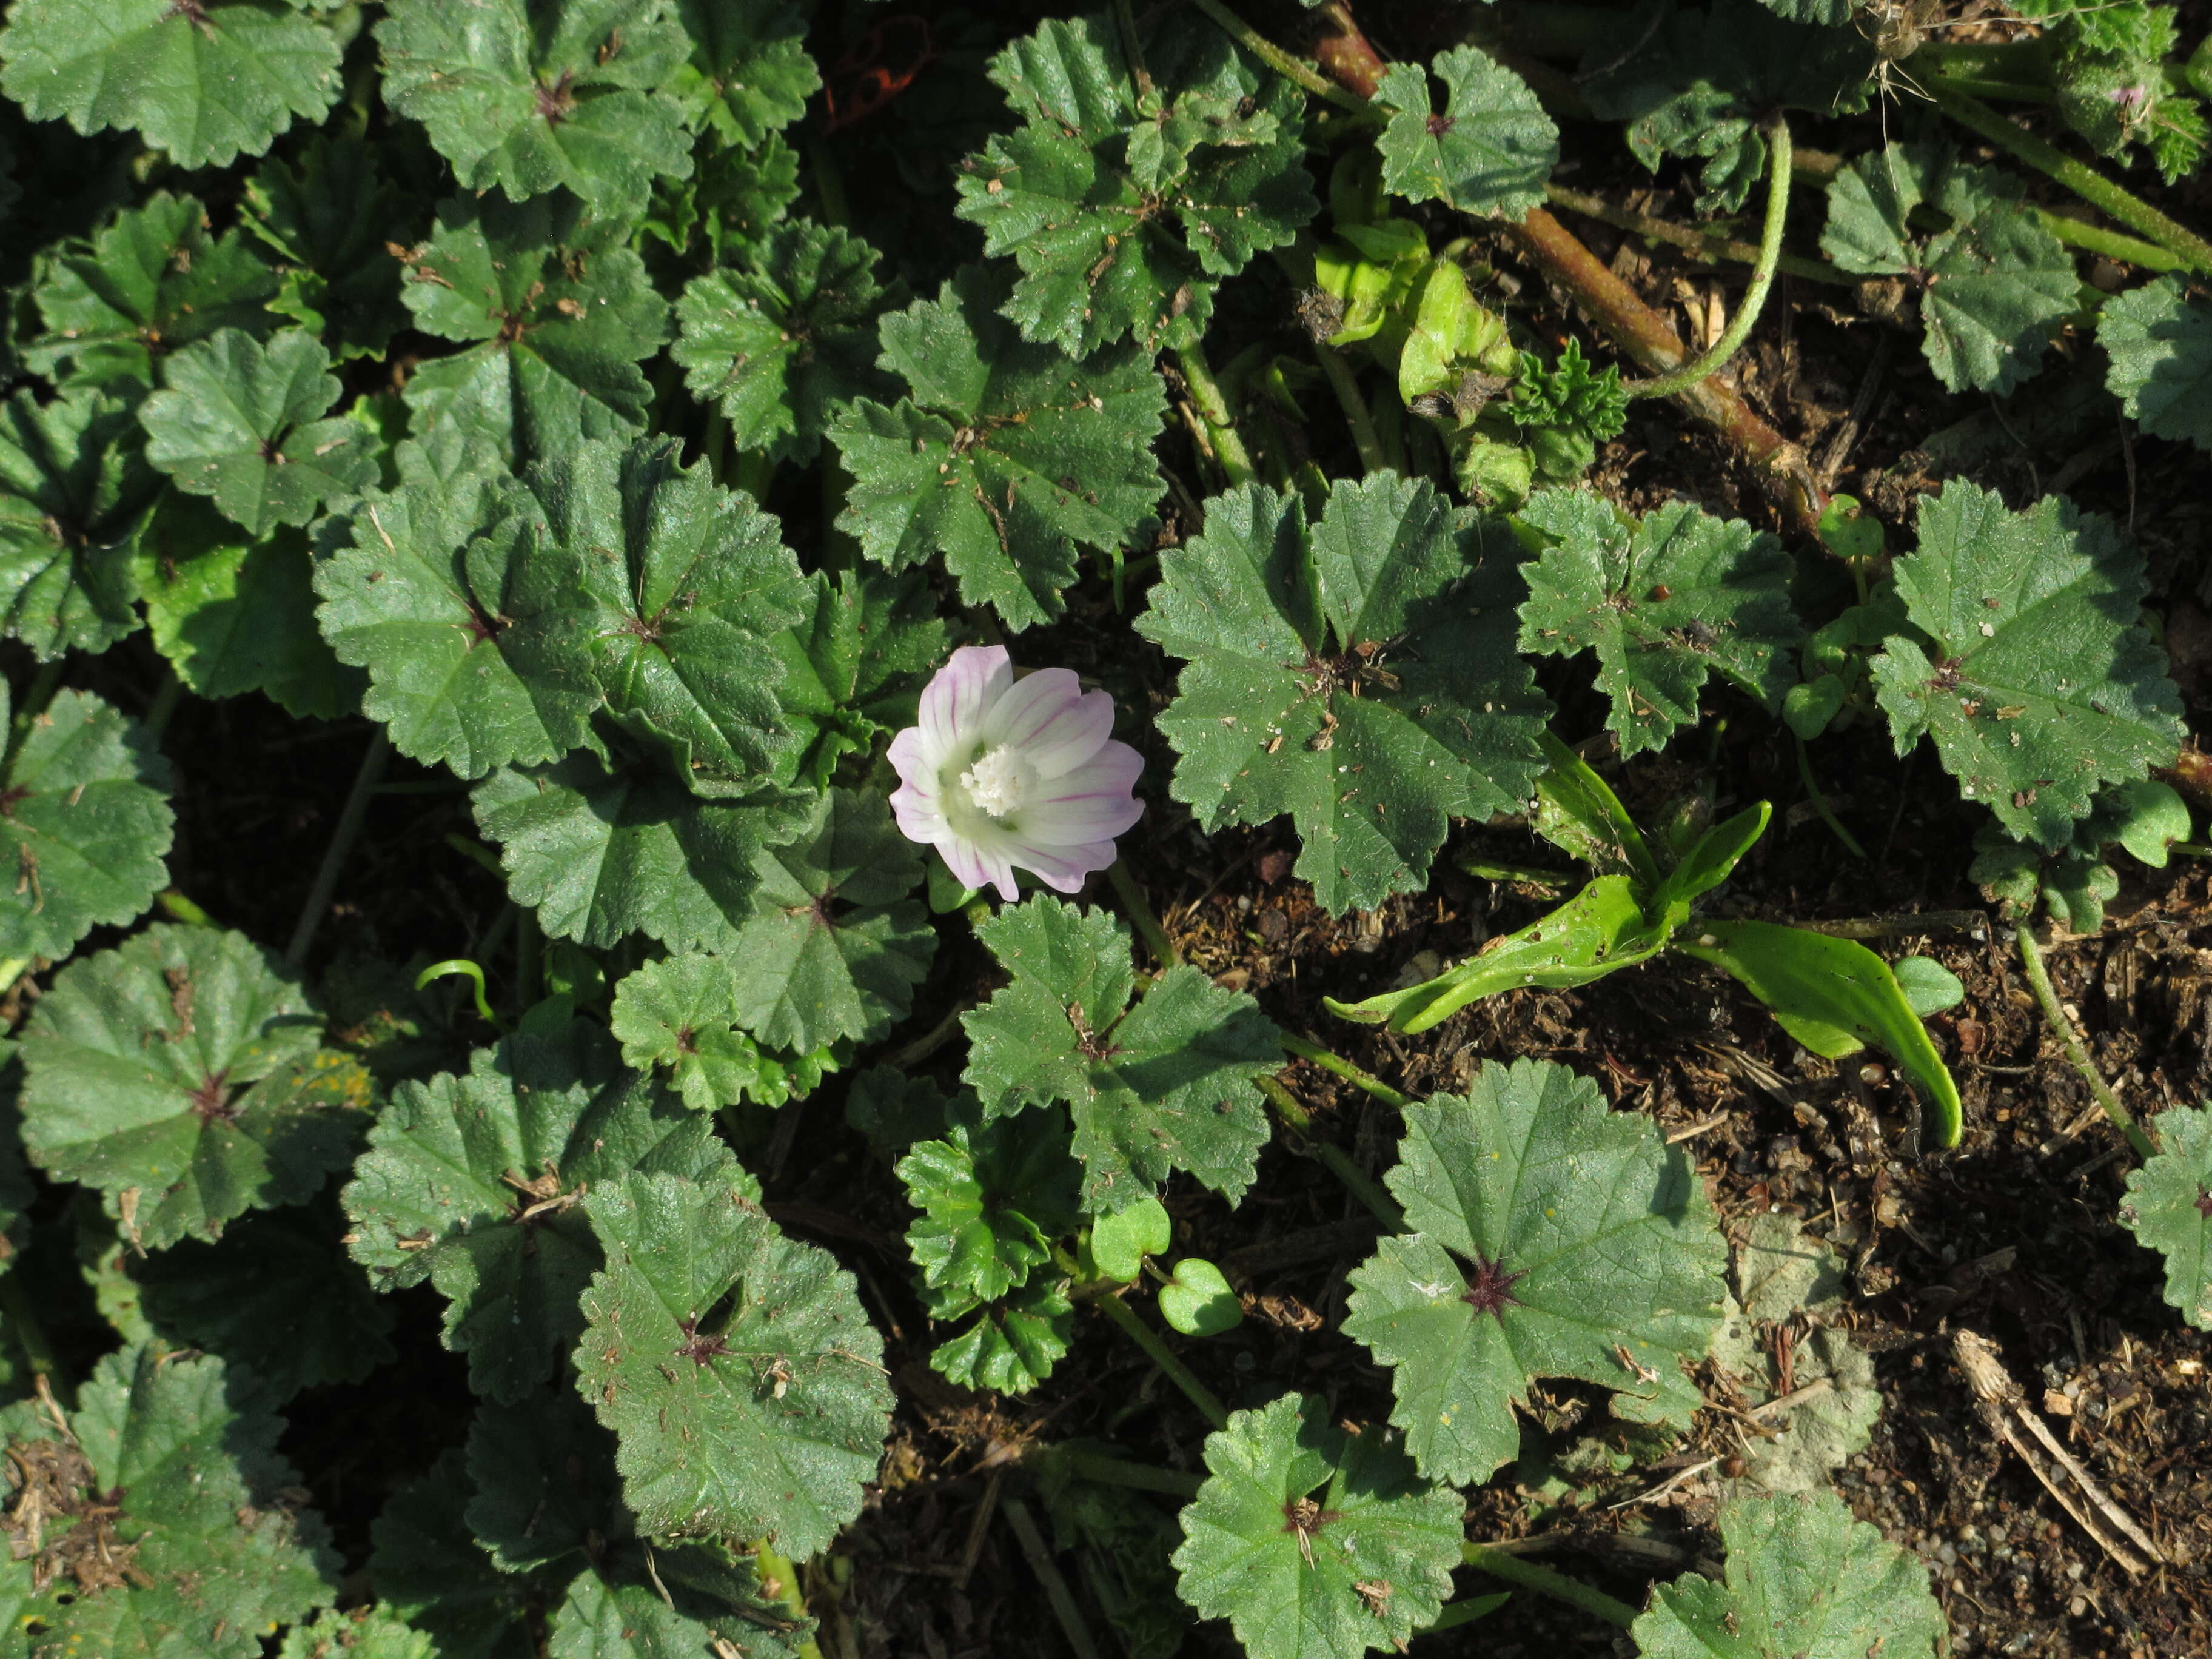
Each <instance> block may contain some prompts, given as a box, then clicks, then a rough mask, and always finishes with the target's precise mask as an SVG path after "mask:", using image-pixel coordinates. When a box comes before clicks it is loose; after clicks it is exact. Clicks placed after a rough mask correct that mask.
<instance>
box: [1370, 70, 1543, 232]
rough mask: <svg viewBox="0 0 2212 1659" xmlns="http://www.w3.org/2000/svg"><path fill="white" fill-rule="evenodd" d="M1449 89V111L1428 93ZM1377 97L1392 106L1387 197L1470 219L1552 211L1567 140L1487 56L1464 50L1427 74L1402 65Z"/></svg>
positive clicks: (1382, 147)
mask: <svg viewBox="0 0 2212 1659" xmlns="http://www.w3.org/2000/svg"><path fill="white" fill-rule="evenodd" d="M1431 73H1433V74H1434V75H1435V76H1436V77H1437V79H1438V80H1439V81H1442V82H1443V83H1444V88H1445V98H1444V106H1443V108H1442V109H1437V107H1436V106H1435V104H1434V103H1433V101H1432V100H1431V95H1430V92H1429V76H1430V74H1431ZM1375 95H1376V98H1377V99H1378V100H1380V101H1382V102H1383V103H1385V104H1389V105H1390V106H1392V113H1391V116H1390V121H1389V125H1388V126H1386V127H1385V128H1383V136H1382V137H1380V138H1378V139H1377V140H1376V145H1375V148H1376V151H1377V152H1378V153H1379V154H1380V155H1381V156H1382V158H1383V188H1384V189H1385V190H1387V191H1389V192H1390V193H1391V194H1392V195H1394V196H1402V197H1405V198H1406V199H1407V201H1409V202H1444V203H1448V204H1450V205H1451V206H1453V207H1455V208H1457V209H1458V210H1460V211H1461V212H1462V213H1483V214H1491V215H1494V216H1500V217H1504V218H1518V217H1520V216H1522V214H1524V213H1526V212H1528V210H1529V209H1530V208H1533V207H1541V206H1542V205H1543V203H1544V184H1545V181H1546V180H1547V179H1549V178H1550V177H1551V176H1552V169H1553V167H1556V166H1557V165H1558V164H1559V129H1558V128H1557V127H1555V126H1553V125H1552V120H1551V118H1550V117H1549V116H1547V115H1546V114H1545V113H1544V106H1542V105H1541V104H1539V103H1538V102H1537V101H1536V94H1534V93H1533V92H1531V91H1529V90H1528V82H1525V81H1523V80H1522V78H1521V77H1520V76H1517V75H1516V74H1515V73H1514V72H1513V71H1512V70H1510V69H1508V68H1506V67H1505V65H1504V64H1501V63H1499V62H1498V60H1497V59H1496V58H1492V57H1491V56H1489V55H1488V54H1487V53H1486V52H1479V51H1477V50H1476V49H1475V48H1474V47H1473V46H1455V47H1454V48H1452V50H1450V51H1449V52H1439V53H1437V58H1436V61H1435V63H1434V64H1432V65H1431V68H1430V69H1429V70H1423V69H1422V67H1421V66H1420V65H1419V64H1392V65H1391V66H1390V67H1389V69H1387V70H1384V71H1383V79H1382V81H1381V82H1380V84H1379V85H1377V87H1376V90H1375Z"/></svg>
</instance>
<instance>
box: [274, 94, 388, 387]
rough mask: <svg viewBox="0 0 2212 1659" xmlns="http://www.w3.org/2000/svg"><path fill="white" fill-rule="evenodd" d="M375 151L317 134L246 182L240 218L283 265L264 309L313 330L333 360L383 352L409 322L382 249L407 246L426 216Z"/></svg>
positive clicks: (372, 147)
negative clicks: (279, 285)
mask: <svg viewBox="0 0 2212 1659" xmlns="http://www.w3.org/2000/svg"><path fill="white" fill-rule="evenodd" d="M377 155H378V149H377V146H376V145H374V144H372V143H369V142H368V140H366V139H362V138H339V137H334V136H332V135H331V134H330V133H328V132H319V133H317V134H316V135H315V137H313V138H312V139H311V140H309V141H308V142H307V143H306V144H305V145H303V146H301V149H300V150H299V152H298V153H297V155H296V156H295V157H294V158H292V159H289V160H288V159H286V158H285V157H283V156H276V155H272V156H270V158H269V160H267V161H264V162H263V163H262V164H261V165H260V167H258V168H256V169H255V170H254V173H253V176H252V178H251V179H248V180H247V181H246V225H247V227H248V228H250V229H251V230H252V232H253V234H255V235H257V236H258V237H259V238H260V239H261V240H263V241H264V242H265V243H266V244H268V246H270V248H271V249H273V250H274V251H275V252H276V256H277V258H279V259H281V260H282V261H283V277H282V282H283V287H282V289H280V290H279V292H278V294H277V296H276V298H275V299H273V300H271V301H270V302H269V308H270V310H271V311H274V312H276V313H279V314H280V315H283V316H286V317H289V318H292V319H294V320H295V321H297V322H300V323H302V324H304V325H306V326H307V328H309V329H311V330H312V331H314V333H315V334H317V335H318V336H319V337H320V338H321V339H322V342H323V343H324V344H325V345H326V346H328V347H329V348H330V349H331V353H332V355H333V356H335V357H336V358H337V361H339V362H344V361H346V360H347V359H348V358H351V357H377V356H383V354H384V352H385V349H386V347H388V346H389V345H390V344H391V343H392V336H393V335H394V334H395V333H397V332H398V331H399V330H400V329H402V328H404V327H405V326H406V325H407V312H406V310H405V308H404V307H402V306H401V305H400V303H399V270H400V267H399V264H398V261H397V260H395V259H394V258H392V256H391V254H390V253H389V252H387V251H386V250H387V247H388V246H398V247H407V246H412V244H413V243H414V240H415V238H416V234H418V232H419V231H420V229H421V228H422V222H423V220H424V219H425V218H426V217H427V215H426V214H425V213H424V211H423V209H422V203H421V198H420V197H414V196H410V195H408V194H407V193H405V192H404V191H401V190H400V189H399V188H398V186H396V185H393V184H392V182H391V180H389V179H386V177H385V176H384V173H383V172H382V170H381V168H380V167H379V166H378V164H377Z"/></svg>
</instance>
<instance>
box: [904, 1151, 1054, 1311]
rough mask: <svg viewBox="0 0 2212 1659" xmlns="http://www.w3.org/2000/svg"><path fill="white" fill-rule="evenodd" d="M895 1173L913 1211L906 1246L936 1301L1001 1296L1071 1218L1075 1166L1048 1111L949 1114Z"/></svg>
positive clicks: (1044, 1258)
mask: <svg viewBox="0 0 2212 1659" xmlns="http://www.w3.org/2000/svg"><path fill="white" fill-rule="evenodd" d="M896 1173H897V1175H898V1178H899V1179H900V1180H901V1181H902V1182H905V1183H906V1192H907V1200H908V1202H909V1203H911V1204H912V1205H913V1206H915V1208H916V1209H918V1210H920V1211H921V1215H920V1216H919V1217H917V1218H915V1223H914V1225H912V1226H910V1227H908V1229H907V1231H906V1243H907V1249H908V1252H909V1253H910V1254H911V1255H913V1257H914V1263H915V1267H919V1268H921V1282H922V1283H923V1284H924V1285H927V1287H928V1288H929V1289H930V1290H931V1291H934V1292H936V1297H935V1298H934V1299H935V1300H936V1301H937V1302H938V1303H939V1304H949V1305H951V1306H956V1307H957V1305H958V1304H960V1303H961V1302H962V1301H963V1300H965V1301H967V1302H968V1303H969V1304H971V1305H972V1304H975V1303H977V1302H991V1301H995V1300H996V1299H998V1298H999V1297H1003V1296H1005V1295H1006V1293H1007V1292H1008V1291H1011V1290H1013V1289H1015V1288H1016V1287H1018V1285H1023V1284H1024V1283H1025V1282H1027V1280H1028V1279H1029V1276H1030V1270H1031V1269H1032V1268H1036V1267H1042V1266H1043V1265H1044V1264H1045V1263H1046V1262H1048V1261H1050V1260H1051V1259H1052V1241H1053V1240H1054V1239H1055V1238H1058V1237H1061V1236H1062V1235H1064V1234H1066V1233H1068V1232H1071V1231H1073V1230H1074V1227H1075V1225H1076V1220H1077V1204H1078V1189H1079V1184H1080V1182H1081V1180H1082V1170H1081V1169H1080V1168H1079V1166H1078V1165H1077V1164H1076V1163H1075V1160H1074V1159H1073V1158H1071V1157H1070V1156H1069V1154H1068V1138H1067V1129H1066V1125H1065V1124H1063V1123H1062V1122H1061V1121H1060V1115H1059V1114H1058V1113H1056V1112H1024V1113H1022V1114H1020V1115H1018V1116H1016V1117H1012V1118H1000V1119H999V1120H998V1121H995V1122H992V1123H982V1124H977V1123H974V1122H956V1123H954V1124H952V1125H951V1126H950V1127H948V1128H947V1129H946V1131H945V1138H944V1139H941V1140H923V1141H918V1142H916V1143H915V1146H914V1148H913V1150H912V1151H910V1152H908V1153H907V1155H906V1156H905V1157H904V1158H901V1159H900V1160H899V1161H898V1164H897V1165H896Z"/></svg>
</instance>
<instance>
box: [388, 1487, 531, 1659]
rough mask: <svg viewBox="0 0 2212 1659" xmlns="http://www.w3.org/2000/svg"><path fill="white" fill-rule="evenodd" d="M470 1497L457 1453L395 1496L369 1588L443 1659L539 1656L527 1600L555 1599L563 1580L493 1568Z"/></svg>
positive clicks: (508, 1658)
mask: <svg viewBox="0 0 2212 1659" xmlns="http://www.w3.org/2000/svg"><path fill="white" fill-rule="evenodd" d="M471 1496H472V1489H471V1482H470V1480H469V1475H468V1469H467V1467H466V1465H465V1463H464V1462H463V1459H462V1454H461V1452H460V1451H459V1449H453V1450H449V1451H447V1452H446V1453H444V1454H443V1455H441V1456H440V1457H439V1459H438V1461H437V1462H435V1463H433V1464H432V1465H431V1466H430V1471H429V1473H428V1474H425V1475H423V1476H422V1478H421V1479H420V1480H415V1481H412V1482H410V1484H408V1485H406V1486H402V1487H401V1488H400V1489H399V1490H398V1492H394V1493H393V1494H392V1496H391V1497H390V1498H387V1499H386V1502H385V1505H384V1509H383V1510H382V1512H381V1513H380V1514H379V1515H378V1516H377V1517H376V1520H375V1522H374V1523H373V1524H372V1525H371V1527H370V1528H369V1536H370V1539H371V1540H372V1541H373V1542H374V1547H375V1548H374V1553H373V1554H372V1555H371V1556H370V1557H369V1561H368V1578H369V1583H371V1584H372V1585H373V1586H374V1588H375V1590H376V1593H377V1595H379V1596H380V1598H381V1599H382V1601H383V1604H384V1605H385V1606H386V1607H390V1608H391V1609H392V1612H394V1613H398V1615H399V1616H400V1617H401V1618H403V1619H404V1620H406V1621H407V1622H408V1624H409V1625H410V1626H413V1627H414V1628H416V1629H417V1630H421V1631H425V1632H428V1633H429V1634H430V1635H431V1636H432V1637H433V1638H435V1641H436V1643H437V1656H438V1659H538V1644H537V1641H536V1639H535V1638H533V1637H532V1634H531V1629H530V1626H531V1623H532V1611H531V1607H530V1603H532V1602H533V1601H543V1600H544V1599H548V1598H549V1597H550V1595H558V1594H559V1593H560V1585H561V1581H560V1579H559V1577H557V1576H555V1575H550V1574H535V1575H532V1576H530V1577H523V1576H521V1575H519V1574H514V1573H506V1572H501V1571H500V1570H499V1569H498V1568H497V1567H495V1566H494V1565H492V1561H491V1557H490V1556H489V1554H487V1553H485V1552H484V1551H483V1549H482V1548H480V1547H478V1546H477V1541H476V1536H475V1534H473V1533H471V1531H470V1530H469V1528H468V1523H467V1522H466V1521H465V1520H464V1518H463V1516H464V1515H465V1512H466V1510H467V1507H468V1504H469V1500H470V1498H471Z"/></svg>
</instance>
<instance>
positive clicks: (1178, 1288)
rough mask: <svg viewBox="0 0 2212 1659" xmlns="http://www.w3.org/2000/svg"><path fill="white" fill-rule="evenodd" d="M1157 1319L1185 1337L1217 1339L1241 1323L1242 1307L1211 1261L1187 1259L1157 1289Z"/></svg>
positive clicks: (1234, 1292)
mask: <svg viewBox="0 0 2212 1659" xmlns="http://www.w3.org/2000/svg"><path fill="white" fill-rule="evenodd" d="M1159 1301H1160V1317H1161V1318H1163V1319H1164V1320H1166V1321H1167V1322H1168V1323H1169V1324H1170V1325H1172V1326H1173V1327H1175V1328H1176V1329H1177V1330H1179V1331H1181V1332H1182V1334H1184V1335H1185V1336H1219V1335H1220V1334H1222V1333H1223V1332H1225V1331H1233V1330H1235V1329H1236V1328H1237V1326H1239V1325H1240V1324H1242V1323H1243V1321H1244V1307H1243V1304H1242V1303H1241V1302H1239V1301H1238V1300H1237V1292H1236V1291H1233V1290H1231V1288H1230V1285H1229V1280H1228V1279H1227V1278H1226V1277H1225V1276H1224V1274H1223V1273H1222V1271H1221V1269H1220V1268H1218V1267H1215V1266H1214V1265H1213V1264H1212V1262H1211V1261H1206V1260H1205V1259H1204V1258H1202V1257H1200V1256H1194V1255H1187V1256H1185V1257H1184V1258H1183V1259H1182V1261H1178V1262H1176V1264H1175V1272H1174V1273H1173V1274H1172V1275H1171V1276H1170V1279H1169V1280H1168V1282H1167V1283H1166V1284H1164V1285H1161V1286H1160V1296H1159Z"/></svg>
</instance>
